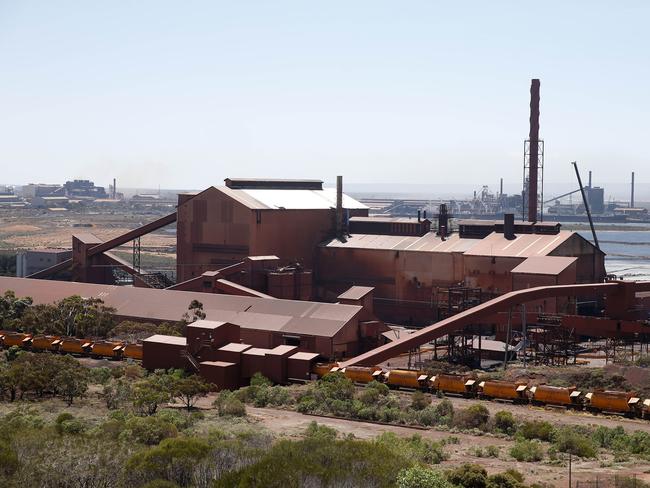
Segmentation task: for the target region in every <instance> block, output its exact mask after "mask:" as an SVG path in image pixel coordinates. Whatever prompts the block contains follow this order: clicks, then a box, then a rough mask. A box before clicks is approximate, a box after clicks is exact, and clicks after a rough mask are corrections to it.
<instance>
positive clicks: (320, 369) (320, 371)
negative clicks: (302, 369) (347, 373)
mask: <svg viewBox="0 0 650 488" xmlns="http://www.w3.org/2000/svg"><path fill="white" fill-rule="evenodd" d="M337 366H338V364H337V363H318V364H316V365H315V366H314V368H313V369H312V373H314V374H315V375H316V376H318V377H319V378H322V377H323V376H325V375H326V374H327V373H329V372H330V371H332V368H335V367H337Z"/></svg>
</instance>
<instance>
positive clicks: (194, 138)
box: [0, 0, 650, 188]
mask: <svg viewBox="0 0 650 488" xmlns="http://www.w3.org/2000/svg"><path fill="white" fill-rule="evenodd" d="M649 20H650V2H647V1H639V2H597V1H584V2H577V1H572V2H567V1H562V2H548V1H545V2H535V3H532V2H522V1H514V0H513V1H511V2H498V1H476V2H469V1H467V2H449V1H446V2H442V1H441V2H435V1H432V0H429V1H422V2H415V1H411V2H397V1H394V0H393V1H378V0H372V1H350V0H347V1H333V0H330V1H327V2H308V1H295V2H283V1H268V0H267V1H260V2H254V1H224V2H221V1H205V2H199V1H178V0H177V1H173V2H172V1H162V0H154V1H144V0H139V1H132V2H127V1H119V0H110V1H98V0H96V1H91V0H79V1H77V2H72V1H64V0H56V1H52V0H47V1H40V2H37V1H29V0H0V70H1V71H0V162H1V168H2V176H1V177H0V181H4V182H12V183H18V184H20V183H26V182H36V181H40V182H60V181H62V180H64V179H69V178H75V177H76V178H90V179H94V180H96V182H97V183H100V184H104V185H107V184H108V182H109V180H110V179H112V178H113V177H117V178H118V180H119V181H118V185H123V186H131V187H137V186H140V187H143V186H148V187H156V186H158V185H160V186H162V187H163V188H202V187H206V186H208V185H210V184H220V183H221V182H222V180H223V178H225V177H227V176H233V177H234V176H257V177H307V178H322V179H326V180H333V179H334V176H335V175H336V174H343V175H344V177H345V179H346V182H357V183H390V182H397V183H437V184H440V183H445V182H450V183H472V184H480V183H489V184H490V185H493V186H496V182H497V181H498V177H499V176H503V177H504V178H505V179H506V181H507V182H516V183H517V185H520V183H519V182H520V181H521V172H522V168H521V166H522V151H523V140H524V139H525V137H526V136H527V134H528V103H529V88H530V78H532V77H539V78H541V136H542V138H544V139H545V140H546V152H547V157H546V181H547V182H549V183H551V182H554V181H555V182H561V181H573V178H574V175H573V173H572V172H571V171H572V168H571V166H570V165H569V161H571V160H574V159H577V160H578V161H579V162H580V164H581V167H582V168H583V171H585V172H586V171H587V170H588V169H592V170H593V171H594V177H595V182H596V183H597V182H604V181H613V182H617V181H618V182H623V181H627V180H628V178H629V172H630V171H632V170H636V171H637V181H650V177H649V176H647V175H646V174H645V173H646V171H647V172H648V173H650V167H649V166H648V162H649V161H650V144H649V141H648V139H649V137H648V136H649V134H650V131H649V128H650V127H649V124H648V114H649V113H650V94H649V93H650V76H649V75H650V59H649V58H650V29H648V22H649ZM646 168H647V170H646Z"/></svg>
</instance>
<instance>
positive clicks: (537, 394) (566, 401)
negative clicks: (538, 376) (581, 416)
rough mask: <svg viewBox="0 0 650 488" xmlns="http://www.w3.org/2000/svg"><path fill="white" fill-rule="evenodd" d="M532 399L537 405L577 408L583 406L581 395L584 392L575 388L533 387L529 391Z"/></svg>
mask: <svg viewBox="0 0 650 488" xmlns="http://www.w3.org/2000/svg"><path fill="white" fill-rule="evenodd" d="M528 391H529V392H530V399H531V401H532V402H533V403H536V404H546V405H559V406H565V407H570V406H575V405H580V404H581V401H580V400H581V397H580V395H581V394H582V392H580V391H578V390H576V387H575V386H569V387H566V388H564V387H560V386H550V385H537V386H531V387H530V389H529V390H528Z"/></svg>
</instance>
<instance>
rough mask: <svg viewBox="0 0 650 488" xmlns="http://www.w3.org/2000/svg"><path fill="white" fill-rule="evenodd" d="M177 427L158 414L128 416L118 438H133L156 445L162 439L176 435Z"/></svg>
mask: <svg viewBox="0 0 650 488" xmlns="http://www.w3.org/2000/svg"><path fill="white" fill-rule="evenodd" d="M177 435H178V429H177V428H176V426H175V425H174V424H172V423H171V422H168V421H167V420H165V419H164V418H160V417H158V416H150V417H136V416H132V417H129V418H128V419H127V420H126V422H125V424H124V430H123V431H122V432H121V433H120V435H119V438H120V439H122V440H133V441H136V442H140V443H142V444H146V445H150V446H153V445H156V444H158V443H159V442H160V441H162V440H164V439H168V438H170V437H176V436H177Z"/></svg>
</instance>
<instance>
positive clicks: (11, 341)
mask: <svg viewBox="0 0 650 488" xmlns="http://www.w3.org/2000/svg"><path fill="white" fill-rule="evenodd" d="M31 340H32V335H31V334H22V333H20V332H7V333H6V334H4V335H3V336H2V345H3V346H4V347H12V346H18V347H26V346H28V345H29V342H30V341H31Z"/></svg>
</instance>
